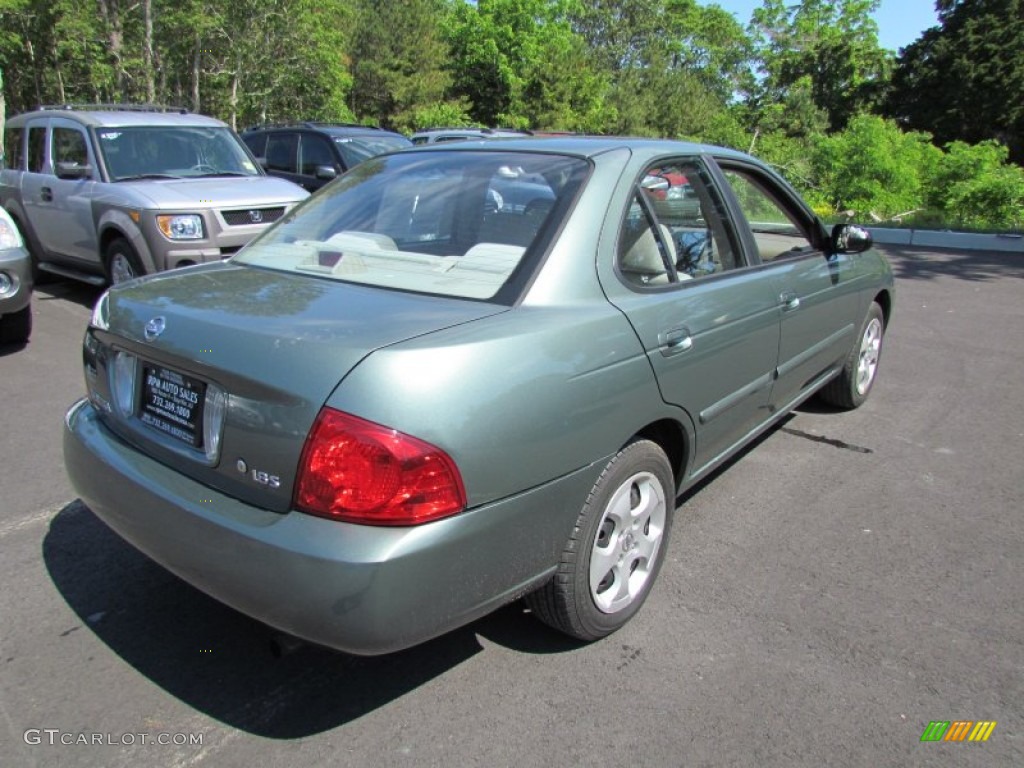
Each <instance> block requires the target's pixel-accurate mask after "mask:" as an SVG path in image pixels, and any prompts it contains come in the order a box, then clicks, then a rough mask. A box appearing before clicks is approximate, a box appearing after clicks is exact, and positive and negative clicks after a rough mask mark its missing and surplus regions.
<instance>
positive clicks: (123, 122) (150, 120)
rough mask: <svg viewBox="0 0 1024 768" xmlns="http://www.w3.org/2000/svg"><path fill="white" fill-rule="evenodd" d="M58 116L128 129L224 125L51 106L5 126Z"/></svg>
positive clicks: (185, 115)
mask: <svg viewBox="0 0 1024 768" xmlns="http://www.w3.org/2000/svg"><path fill="white" fill-rule="evenodd" d="M46 117H59V118H63V119H65V120H72V121H74V122H76V123H81V124H82V125H87V126H93V127H118V128H120V127H131V126H193V127H195V126H200V127H218V128H223V127H227V123H224V122H222V121H220V120H217V119H216V118H213V117H207V116H206V115H196V114H193V113H191V112H186V111H164V110H162V109H161V110H157V109H146V108H125V109H116V108H104V107H98V108H96V109H83V108H79V107H75V108H71V107H67V108H63V107H53V108H44V109H37V110H35V111H33V112H24V113H22V114H20V115H16V116H15V117H12V118H10V119H9V120H8V121H7V125H8V126H9V127H12V128H16V127H18V126H19V125H22V124H24V123H26V122H28V121H29V120H32V119H36V118H46Z"/></svg>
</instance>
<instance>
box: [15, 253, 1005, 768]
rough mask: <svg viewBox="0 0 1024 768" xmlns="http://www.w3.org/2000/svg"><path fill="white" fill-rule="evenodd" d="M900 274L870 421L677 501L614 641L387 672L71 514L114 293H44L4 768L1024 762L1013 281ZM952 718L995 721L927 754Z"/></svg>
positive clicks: (730, 472)
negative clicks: (75, 459) (105, 303)
mask: <svg viewBox="0 0 1024 768" xmlns="http://www.w3.org/2000/svg"><path fill="white" fill-rule="evenodd" d="M885 251H886V253H887V254H888V255H889V256H890V258H891V260H892V262H893V265H894V269H895V272H896V275H897V278H898V287H897V293H896V304H895V315H894V317H895V319H894V322H893V324H892V326H891V327H890V329H889V335H888V337H887V340H886V348H885V352H884V355H883V359H882V366H881V370H880V378H879V380H878V382H877V384H876V386H875V389H874V392H873V393H872V396H871V398H870V400H869V401H868V403H867V404H866V405H865V406H864V407H863V408H861V409H860V410H858V411H853V412H849V413H836V412H833V411H830V410H827V409H824V408H822V407H818V406H816V405H814V404H810V405H808V406H806V407H804V408H802V409H801V410H799V411H798V412H797V413H795V414H794V415H793V416H792V417H791V418H789V419H787V420H786V421H785V422H783V423H782V424H781V425H780V426H779V427H778V428H777V429H775V430H773V431H772V432H770V433H769V434H768V435H766V436H765V437H764V438H763V439H761V440H760V441H759V442H758V443H757V444H756V445H754V446H753V447H752V448H751V449H749V450H747V451H745V452H744V453H743V454H742V455H741V456H739V457H738V458H737V459H736V460H735V461H733V462H731V463H730V464H728V465H727V466H726V467H725V468H724V469H723V470H721V471H720V472H718V473H717V474H716V475H715V476H714V477H713V478H711V480H710V481H709V482H706V483H704V484H703V485H702V486H700V487H698V488H697V489H695V490H694V491H692V492H690V493H689V494H687V495H686V496H685V497H684V498H683V499H681V500H680V502H681V503H680V506H679V509H678V511H677V518H676V522H675V527H674V530H673V532H672V537H673V538H672V541H671V543H670V547H669V553H668V558H667V560H666V561H665V564H664V568H663V570H662V572H661V576H660V579H659V582H658V584H657V585H656V587H655V588H654V591H653V593H652V595H651V598H650V599H649V601H648V602H647V604H646V605H645V607H644V609H643V611H642V612H641V613H640V614H639V615H638V616H637V617H636V618H635V619H634V620H633V621H632V622H631V623H630V624H628V625H627V626H626V627H625V628H624V629H623V630H621V631H620V632H618V633H617V634H614V635H612V636H610V637H608V638H606V639H605V640H603V641H601V642H598V643H596V644H593V645H579V644H577V643H574V642H572V641H569V640H568V639H566V638H564V637H562V636H560V635H558V634H556V633H554V632H553V631H551V630H548V629H546V628H545V627H543V626H542V625H540V624H539V623H538V622H536V621H535V620H534V619H533V618H532V617H531V616H529V615H528V614H526V612H525V610H524V608H523V607H522V606H521V605H520V604H515V605H512V606H508V607H506V608H504V609H502V610H501V611H499V612H497V613H496V614H493V615H492V616H490V617H487V618H485V619H483V620H481V621H478V622H476V623H474V624H472V625H470V626H468V627H465V628H463V629H461V630H457V631H455V632H453V633H451V634H449V635H447V636H444V637H441V638H439V639H436V640H434V641H432V642H430V643H428V644H426V645H424V646H421V647H418V648H414V649H411V650H409V651H405V652H402V653H399V654H395V655H392V656H388V657H377V658H356V657H349V656H344V655H341V654H335V653H332V652H329V651H326V650H322V649H319V648H312V647H300V648H298V649H295V650H294V651H293V652H291V653H287V654H285V655H283V656H280V657H278V656H275V655H273V654H271V652H270V647H271V643H270V640H271V636H272V633H271V632H270V630H268V629H267V628H266V627H264V626H262V625H260V624H258V623H257V622H255V621H253V620H251V619H249V618H247V617H245V616H242V615H240V614H238V613H236V612H234V611H232V610H231V609H228V608H226V607H223V606H221V605H220V604H218V603H216V602H214V601H213V600H211V599H209V598H207V597H206V596H204V595H203V594H201V593H199V592H197V591H196V590H194V589H193V588H191V587H189V586H187V585H186V584H184V583H183V582H181V581H179V580H178V579H176V578H175V577H173V576H171V575H170V574H168V573H167V572H165V571H164V570H162V569H161V568H160V567H158V566H156V565H154V564H153V563H151V562H150V561H148V560H147V559H146V558H145V557H143V556H142V555H140V554H138V553H137V552H136V551H135V550H133V549H132V548H131V547H130V546H129V545H128V544H126V543H124V542H123V541H122V540H121V539H119V538H118V537H117V536H116V535H114V534H113V533H111V532H110V531H109V530H108V529H107V528H106V527H105V526H104V525H103V524H102V523H101V522H100V521H99V520H97V519H96V518H95V517H94V516H93V515H92V513H91V512H90V511H89V510H88V509H86V508H85V507H84V506H83V505H82V504H81V503H80V502H78V501H77V500H76V499H75V496H74V494H73V492H72V491H71V489H70V486H69V484H68V481H67V479H66V477H65V474H64V469H63V462H62V458H61V447H60V438H61V426H62V425H61V419H62V416H63V414H64V411H65V409H66V408H67V406H68V405H70V403H71V402H72V401H73V400H75V399H76V398H77V397H78V396H80V394H81V393H82V392H83V389H84V385H83V377H82V370H81V354H80V344H81V337H82V332H83V329H84V327H85V324H86V322H87V320H88V317H89V313H90V309H91V306H92V303H93V301H94V300H95V299H96V298H97V296H98V293H99V292H98V290H97V289H95V288H90V287H88V286H83V285H77V284H74V283H70V282H54V283H51V284H47V285H45V286H41V287H39V289H38V290H37V293H36V296H35V300H34V321H35V327H34V331H33V338H32V341H31V343H30V344H29V345H28V346H27V347H25V348H24V349H20V350H10V349H5V350H0V402H2V403H3V406H2V413H3V439H2V442H0V579H2V583H3V588H2V589H0V714H2V719H3V721H2V724H0V765H5V766H8V765H9V766H19V767H20V766H56V765H60V766H107V767H110V768H116V767H120V766H138V765H160V766H163V765H166V766H196V765H204V766H218V768H219V767H221V766H226V767H228V768H235V767H237V768H241V767H242V766H250V765H259V766H319V765H324V766H327V765H331V766H336V765H342V766H349V765H351V766H363V765H366V766H417V767H419V766H434V765H437V766H466V765H474V766H488V767H490V766H505V765H508V766H512V765H514V766H540V765H544V766H548V765H588V766H621V765H631V766H701V765H709V766H717V765H739V766H742V765H751V766H755V765H756V766H765V765H771V766H795V765H809V766H822V765H842V766H847V765H853V766H887V765H892V766H909V765H928V766H933V765H939V766H942V765H950V766H953V765H956V766H960V765H978V766H982V765H984V766H994V765H1007V766H1008V765H1021V764H1024V723H1022V720H1024V682H1022V681H1024V597H1022V595H1024V567H1022V563H1024V559H1022V556H1024V517H1022V514H1021V510H1022V509H1024V460H1022V459H1021V455H1022V452H1024V408H1022V400H1024V397H1022V395H1024V386H1022V382H1024V257H1022V256H1020V255H1014V254H996V253H984V252H966V251H964V252H956V251H930V250H925V249H921V248H908V249H900V248H897V247H892V246H889V247H886V249H885ZM224 556H225V557H231V553H230V552H225V553H224ZM957 720H961V721H968V720H969V721H995V722H996V723H997V725H996V727H995V728H994V730H993V731H992V733H991V736H990V738H989V739H988V740H987V741H986V742H984V743H970V742H962V743H956V742H939V743H923V742H922V741H921V736H922V733H923V731H924V730H925V728H926V727H927V726H928V724H929V723H930V722H931V721H957Z"/></svg>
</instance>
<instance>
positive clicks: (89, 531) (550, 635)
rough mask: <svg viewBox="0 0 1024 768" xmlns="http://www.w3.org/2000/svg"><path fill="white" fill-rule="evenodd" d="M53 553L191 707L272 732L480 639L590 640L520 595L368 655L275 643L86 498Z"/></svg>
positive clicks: (558, 645) (123, 651) (99, 625)
mask: <svg viewBox="0 0 1024 768" xmlns="http://www.w3.org/2000/svg"><path fill="white" fill-rule="evenodd" d="M42 549H43V552H42V554H43V559H44V561H45V563H46V567H47V570H48V571H49V574H50V577H51V578H52V580H53V583H54V584H55V585H56V587H57V589H58V590H59V591H60V594H61V595H62V596H63V597H64V599H65V600H66V601H67V603H68V605H69V606H70V607H71V609H72V610H73V611H74V612H75V614H76V615H77V616H78V618H79V619H80V621H81V623H80V624H79V625H77V626H75V627H70V628H68V629H67V630H66V632H68V633H70V632H73V631H81V630H82V629H88V630H90V631H92V632H93V633H94V634H95V635H96V636H97V637H98V638H99V639H100V640H102V641H103V642H104V643H105V644H106V645H107V646H109V647H110V649H111V650H112V651H114V652H115V653H116V654H117V655H118V656H120V657H121V658H122V659H124V660H125V661H126V662H127V663H128V664H130V665H131V666H132V667H134V668H135V669H136V670H137V671H138V672H140V673H141V674H143V675H145V676H146V677H147V678H149V679H150V680H151V681H153V682H154V683H156V684H157V685H159V686H160V687H162V688H163V689H164V690H166V691H167V692H168V693H170V694H172V695H174V696H176V697H177V698H179V699H181V700H182V701H184V702H186V703H187V704H188V705H189V706H191V707H194V708H195V709H196V710H198V711H200V712H203V713H205V714H207V715H209V716H210V717H212V718H215V719H217V720H219V721H221V722H223V723H225V724H227V725H230V726H232V727H234V728H238V729H240V730H243V731H247V732H250V733H254V734H257V735H260V736H265V737H268V738H278V739H292V738H300V737H303V736H309V735H312V734H315V733H320V732H322V731H325V730H329V729H332V728H335V727H337V726H339V725H343V724H345V723H347V722H349V721H351V720H354V719H356V718H359V717H361V716H363V715H365V714H367V713H369V712H372V711H373V710H375V709H377V708H378V707H381V706H383V705H385V704H387V703H388V702H390V701H392V700H394V699H397V698H399V697H401V696H402V695H404V694H406V693H409V692H410V691H412V690H414V689H416V688H417V687H419V686H421V685H423V684H424V683H427V682H428V681H430V680H432V679H434V678H436V677H438V676H439V675H442V674H444V673H445V672H447V671H448V670H450V669H452V668H454V667H455V666H457V665H459V664H461V663H462V662H464V661H466V660H467V659H469V658H471V657H473V656H474V655H475V654H478V653H480V652H482V651H483V649H484V645H483V644H482V643H481V641H480V639H479V638H480V637H482V638H484V639H486V640H487V641H489V642H492V643H495V644H498V645H501V646H505V647H508V648H511V649H513V650H516V651H519V652H523V653H558V652H562V651H567V650H572V649H575V648H579V647H580V644H579V643H576V642H574V641H572V640H570V639H569V638H567V637H564V636H563V635H560V634H559V633H557V632H555V631H554V630H551V629H548V628H547V627H545V626H543V625H541V624H540V623H539V622H538V621H536V620H535V619H533V618H532V617H531V616H529V615H525V614H526V610H525V608H524V607H523V605H522V603H514V604H512V605H510V606H507V607H505V608H503V609H501V610H499V611H497V612H495V613H493V614H491V615H490V616H488V617H486V618H484V619H481V620H480V621H477V622H475V623H473V624H471V625H469V626H467V627H464V628H462V629H459V630H456V631H454V632H451V633H449V634H447V635H444V636H443V637H440V638H437V639H436V640H433V641H430V642H428V643H425V644H423V645H420V646H417V647H415V648H412V649H410V650H407V651H402V652H399V653H394V654H390V655H388V656H380V657H356V656H350V655H346V654H342V653H336V652H334V651H330V650H327V649H324V648H319V647H315V646H310V645H300V646H299V647H298V648H297V649H294V650H292V652H290V653H286V654H284V655H280V656H275V655H274V654H273V653H272V652H271V651H272V648H273V647H274V641H275V639H277V638H278V636H276V635H275V633H274V632H273V630H271V629H270V628H269V627H267V626H265V625H263V624H261V623H259V622H257V621H255V620H253V619H250V618H248V617H246V616H244V615H242V614H240V613H238V612H236V611H234V610H232V609H231V608H228V607H226V606H224V605H222V604H221V603H219V602H217V601H215V600H213V599H212V598H210V597H208V596H206V595H205V594H203V593H202V592H199V591H198V590H196V589H194V588H193V587H191V586H189V585H188V584H186V583H185V582H183V581H181V580H180V579H178V578H177V577H175V576H174V575H172V574H171V573H169V572H168V571H166V570H164V569H163V568H161V567H160V566H158V565H157V564H155V563H154V562H152V561H151V560H149V558H147V557H146V556H144V555H142V554H141V553H139V552H138V551H136V550H135V549H134V548H133V547H131V546H130V545H129V544H127V543H125V542H124V541H123V540H122V539H121V538H120V537H119V536H117V535H116V534H115V533H113V532H112V531H111V530H110V529H109V528H107V526H106V525H105V524H104V523H103V522H102V521H100V520H99V518H97V517H96V516H95V515H94V514H93V513H92V512H91V511H90V510H89V509H88V508H86V507H85V505H84V504H82V503H81V502H80V501H75V502H73V503H71V504H68V505H67V506H66V507H64V509H62V510H61V511H60V512H59V513H58V514H57V515H56V516H55V517H54V519H53V520H52V521H51V523H50V528H49V531H48V533H47V535H46V537H45V538H44V540H43V547H42Z"/></svg>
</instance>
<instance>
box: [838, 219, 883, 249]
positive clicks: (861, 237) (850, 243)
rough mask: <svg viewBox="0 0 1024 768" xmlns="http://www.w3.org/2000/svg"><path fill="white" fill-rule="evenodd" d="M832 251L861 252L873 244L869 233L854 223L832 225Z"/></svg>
mask: <svg viewBox="0 0 1024 768" xmlns="http://www.w3.org/2000/svg"><path fill="white" fill-rule="evenodd" d="M831 244H832V253H863V252H864V251H866V250H867V249H868V248H870V247H871V246H872V245H873V244H874V240H873V239H872V237H871V233H870V232H869V231H868V230H866V229H865V228H864V227H859V226H857V225H856V224H836V225H835V226H834V227H832V240H831Z"/></svg>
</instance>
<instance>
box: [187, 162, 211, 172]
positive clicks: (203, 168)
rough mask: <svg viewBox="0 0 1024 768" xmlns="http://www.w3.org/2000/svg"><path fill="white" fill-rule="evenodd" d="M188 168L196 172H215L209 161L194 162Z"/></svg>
mask: <svg viewBox="0 0 1024 768" xmlns="http://www.w3.org/2000/svg"><path fill="white" fill-rule="evenodd" d="M189 170H190V171H197V172H198V173H217V169H216V168H214V167H213V166H212V165H210V164H209V163H196V164H195V165H193V166H192V167H191V168H189Z"/></svg>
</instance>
